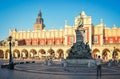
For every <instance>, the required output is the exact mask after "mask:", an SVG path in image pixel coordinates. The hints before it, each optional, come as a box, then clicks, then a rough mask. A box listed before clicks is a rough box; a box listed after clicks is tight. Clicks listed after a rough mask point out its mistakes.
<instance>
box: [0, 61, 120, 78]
mask: <svg viewBox="0 0 120 79" xmlns="http://www.w3.org/2000/svg"><path fill="white" fill-rule="evenodd" d="M0 79H120V66H119V65H118V66H112V67H105V66H104V67H102V77H101V78H97V77H96V68H95V67H91V68H88V67H86V65H80V66H75V67H74V66H69V67H65V68H64V67H62V66H61V65H52V66H46V65H43V64H41V63H30V64H18V65H16V66H15V70H9V69H1V68H0Z"/></svg>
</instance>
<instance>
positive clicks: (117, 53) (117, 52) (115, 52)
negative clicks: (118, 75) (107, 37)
mask: <svg viewBox="0 0 120 79" xmlns="http://www.w3.org/2000/svg"><path fill="white" fill-rule="evenodd" d="M112 58H113V59H114V60H118V59H120V50H119V49H118V48H116V49H114V50H113V53H112Z"/></svg>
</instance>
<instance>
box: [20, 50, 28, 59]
mask: <svg viewBox="0 0 120 79" xmlns="http://www.w3.org/2000/svg"><path fill="white" fill-rule="evenodd" d="M21 58H23V59H27V58H28V51H27V50H26V49H23V50H22V53H21Z"/></svg>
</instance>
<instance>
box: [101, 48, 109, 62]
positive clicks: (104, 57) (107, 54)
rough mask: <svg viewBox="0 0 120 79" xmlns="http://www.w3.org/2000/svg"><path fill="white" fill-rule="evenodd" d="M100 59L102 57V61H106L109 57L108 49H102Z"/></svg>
mask: <svg viewBox="0 0 120 79" xmlns="http://www.w3.org/2000/svg"><path fill="white" fill-rule="evenodd" d="M102 59H103V60H104V61H108V60H110V59H111V53H110V50H109V49H104V50H103V51H102Z"/></svg>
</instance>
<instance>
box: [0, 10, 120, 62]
mask: <svg viewBox="0 0 120 79" xmlns="http://www.w3.org/2000/svg"><path fill="white" fill-rule="evenodd" d="M74 21H75V22H74V25H73V26H69V25H68V24H67V21H65V26H64V29H59V30H56V29H54V28H52V29H50V30H46V29H45V24H44V20H43V18H42V13H41V12H39V14H38V17H37V19H36V22H35V24H34V30H32V31H30V30H27V31H23V30H20V31H17V30H16V29H14V30H11V29H10V30H9V34H10V35H11V36H12V38H13V40H12V41H13V47H12V53H13V57H14V58H16V59H21V58H24V59H31V58H32V59H33V58H34V59H44V58H47V57H52V58H54V59H59V58H61V57H63V58H66V57H67V56H68V53H69V49H70V47H71V46H72V45H73V43H75V42H76V34H75V29H77V27H78V25H79V23H80V22H82V23H83V27H84V29H85V35H84V38H85V40H84V42H89V45H90V47H91V53H92V57H93V58H96V57H97V56H98V55H101V57H102V58H103V60H104V61H108V60H110V59H116V60H118V59H120V34H119V32H120V28H117V27H116V26H115V25H114V26H113V28H108V27H107V26H105V25H104V23H103V21H102V20H100V23H99V24H98V25H93V23H92V18H91V16H87V15H86V14H85V12H84V11H82V12H81V13H80V15H78V16H77V17H75V20H74ZM113 51H114V53H113ZM0 58H3V59H8V58H9V47H8V41H7V40H6V39H5V40H4V41H2V42H1V48H0Z"/></svg>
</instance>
